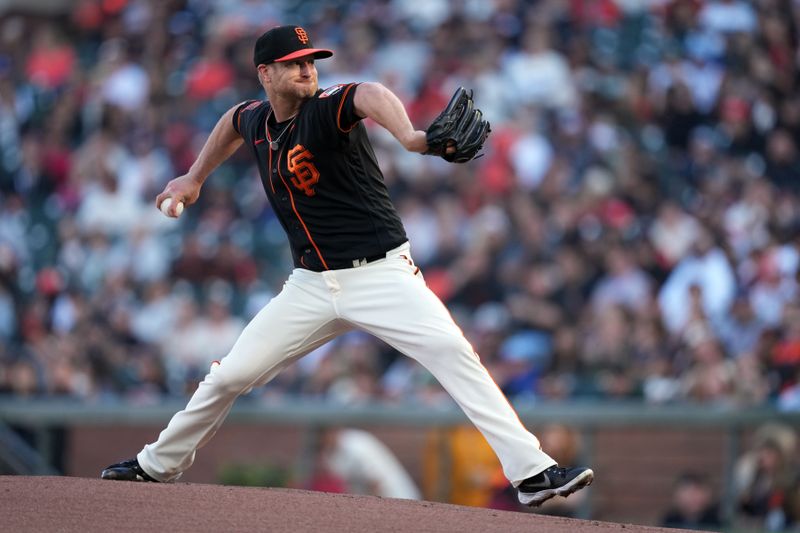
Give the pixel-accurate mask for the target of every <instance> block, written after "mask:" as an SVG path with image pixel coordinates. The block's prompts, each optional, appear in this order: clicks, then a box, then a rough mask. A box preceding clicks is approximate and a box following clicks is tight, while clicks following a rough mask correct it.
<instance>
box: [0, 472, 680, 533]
mask: <svg viewBox="0 0 800 533" xmlns="http://www.w3.org/2000/svg"><path fill="white" fill-rule="evenodd" d="M0 508H2V509H3V511H4V512H3V520H2V521H0V531H13V532H24V531H64V532H69V531H75V532H82V533H86V532H93V531H102V532H107V531H169V532H170V533H176V532H180V531H191V532H202V531H213V532H222V531H225V532H228V531H248V532H249V531H270V532H273V531H274V532H279V531H280V532H283V531H285V532H291V533H294V532H306V531H310V532H314V533H327V532H332V531H336V532H348V533H349V532H369V533H372V532H381V533H384V532H401V531H402V532H414V533H420V532H434V531H436V532H440V531H453V532H463V533H471V532H475V533H485V532H489V531H492V532H494V531H502V532H506V531H526V532H533V533H538V532H541V533H561V532H568V531H569V532H576V531H578V532H580V531H589V532H592V533H605V532H610V531H615V532H623V531H624V532H625V533H638V532H653V533H654V532H658V531H662V532H667V531H669V532H670V533H674V532H675V531H678V530H675V529H669V530H667V529H660V528H653V527H644V526H633V525H625V524H613V523H609V522H598V521H588V520H573V519H567V518H554V517H547V516H541V515H535V514H526V513H512V512H505V511H493V510H490V509H478V508H472V507H462V506H458V505H448V504H442V503H431V502H418V501H408V500H394V499H386V498H376V497H372V496H354V495H347V494H327V493H322V492H309V491H303V490H290V489H272V488H251V487H229V486H220V485H200V484H192V483H171V484H157V483H126V482H117V481H102V480H100V479H86V478H73V477H22V476H0Z"/></svg>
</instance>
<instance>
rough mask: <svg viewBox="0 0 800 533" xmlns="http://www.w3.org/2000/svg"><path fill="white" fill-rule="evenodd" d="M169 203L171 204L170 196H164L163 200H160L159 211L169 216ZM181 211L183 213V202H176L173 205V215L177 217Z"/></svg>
mask: <svg viewBox="0 0 800 533" xmlns="http://www.w3.org/2000/svg"><path fill="white" fill-rule="evenodd" d="M171 205H172V198H165V199H164V201H163V202H161V212H162V213H164V214H165V215H167V216H170V214H169V206H171ZM181 213H183V202H178V204H177V205H176V206H175V216H176V217H179V216H181Z"/></svg>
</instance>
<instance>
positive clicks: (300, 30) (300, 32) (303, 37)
mask: <svg viewBox="0 0 800 533" xmlns="http://www.w3.org/2000/svg"><path fill="white" fill-rule="evenodd" d="M294 32H295V33H296V34H297V38H298V39H300V42H301V43H303V44H308V34H307V33H306V30H304V29H303V28H295V29H294Z"/></svg>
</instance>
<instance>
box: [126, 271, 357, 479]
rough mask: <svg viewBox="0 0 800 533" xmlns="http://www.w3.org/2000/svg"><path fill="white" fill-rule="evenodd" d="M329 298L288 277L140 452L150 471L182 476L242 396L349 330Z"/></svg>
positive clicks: (157, 474)
mask: <svg viewBox="0 0 800 533" xmlns="http://www.w3.org/2000/svg"><path fill="white" fill-rule="evenodd" d="M324 300H325V299H324V297H323V296H321V297H319V298H317V297H315V296H313V295H311V294H309V292H308V290H307V289H305V290H297V289H295V288H294V286H293V285H292V284H291V283H288V282H287V285H286V287H285V288H284V290H283V291H281V293H280V294H279V295H278V296H276V297H275V298H274V299H273V300H272V301H271V302H270V303H269V304H267V306H266V307H264V309H262V310H261V311H260V312H259V313H258V315H256V316H255V317H254V318H253V320H252V321H251V322H250V323H249V324H248V325H247V327H246V328H245V329H244V331H243V332H242V334H241V336H240V337H239V339H238V340H237V341H236V343H235V345H234V346H233V348H232V349H231V351H230V353H229V354H228V355H227V356H226V357H225V358H223V359H222V361H221V362H220V365H219V366H215V367H214V368H213V369H212V370H211V371H210V372H209V374H208V375H207V376H206V377H205V379H204V380H203V382H202V383H200V385H199V386H198V388H197V390H196V391H195V393H194V395H193V396H192V398H191V399H190V400H189V403H188V404H187V406H186V408H185V409H184V410H183V411H180V412H178V413H177V414H175V416H173V417H172V420H170V422H169V424H168V425H167V427H166V428H165V429H164V430H163V431H162V432H161V434H160V435H159V437H158V440H157V441H156V442H154V443H152V444H148V445H146V446H145V447H144V449H143V450H142V451H141V452H140V453H139V455H138V456H137V459H138V461H139V464H140V465H141V467H142V468H143V469H144V470H145V472H147V473H148V474H149V475H150V476H152V477H153V478H155V479H157V480H159V481H170V480H174V479H177V477H178V476H180V474H181V473H182V472H183V471H184V470H186V469H187V468H189V467H190V466H191V464H192V463H193V462H194V456H195V451H196V450H197V449H198V448H200V447H201V446H203V445H204V444H205V443H206V442H208V440H209V439H211V437H213V436H214V434H215V433H216V431H217V430H218V429H219V427H220V425H221V424H222V422H223V421H224V420H225V417H226V416H227V414H228V412H229V411H230V409H231V407H232V406H233V403H234V401H235V400H236V398H237V397H238V396H239V395H241V394H244V393H246V392H248V391H249V390H250V389H251V388H253V387H255V386H260V385H263V384H264V383H266V382H268V381H269V380H270V379H272V378H273V377H275V376H276V375H277V374H278V373H279V372H280V371H281V370H282V369H283V368H284V367H285V366H286V365H288V364H289V363H291V362H292V361H294V360H296V359H297V358H299V357H300V356H302V355H305V354H306V353H308V352H309V351H311V350H313V349H314V348H316V347H318V346H321V345H322V344H324V343H325V342H327V341H328V340H330V339H332V338H334V337H336V336H337V335H339V334H340V333H343V332H344V331H347V330H348V329H349V328H350V326H349V325H347V324H344V323H343V322H341V321H339V320H336V319H335V317H334V315H333V311H332V307H330V305H329V304H328V303H326V302H325V301H324Z"/></svg>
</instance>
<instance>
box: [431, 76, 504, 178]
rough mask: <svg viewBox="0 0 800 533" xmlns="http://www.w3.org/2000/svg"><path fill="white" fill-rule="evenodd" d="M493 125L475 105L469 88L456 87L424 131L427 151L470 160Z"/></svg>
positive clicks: (447, 158)
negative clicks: (446, 102)
mask: <svg viewBox="0 0 800 533" xmlns="http://www.w3.org/2000/svg"><path fill="white" fill-rule="evenodd" d="M490 131H492V129H491V128H490V127H489V122H488V121H487V120H485V119H484V118H483V113H481V110H480V109H478V108H477V107H475V102H474V101H473V100H472V91H471V90H470V91H467V90H466V89H465V88H463V87H459V88H458V89H456V92H455V93H453V97H452V98H451V99H450V103H449V104H447V107H445V108H444V111H442V112H441V113H440V114H439V116H438V117H436V119H434V121H433V122H431V125H430V126H428V129H427V130H426V132H425V140H426V142H427V143H428V150H427V151H426V152H424V153H425V154H427V155H438V156H440V157H442V158H444V160H445V161H449V162H451V163H466V162H467V161H471V160H472V159H474V158H475V157H476V156H477V157H480V156H478V152H480V151H481V148H483V143H484V142H486V138H487V137H488V136H489V132H490Z"/></svg>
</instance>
